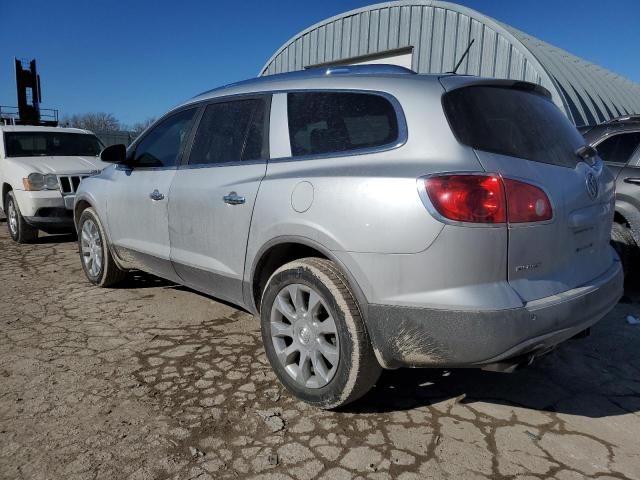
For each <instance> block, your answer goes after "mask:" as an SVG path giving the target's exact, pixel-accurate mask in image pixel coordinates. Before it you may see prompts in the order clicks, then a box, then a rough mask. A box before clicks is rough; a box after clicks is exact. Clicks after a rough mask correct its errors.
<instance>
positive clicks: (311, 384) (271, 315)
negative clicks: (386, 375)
mask: <svg viewBox="0 0 640 480" xmlns="http://www.w3.org/2000/svg"><path fill="white" fill-rule="evenodd" d="M285 311H286V312H285ZM260 312H261V314H260V316H261V326H262V339H263V342H264V347H265V351H266V354H267V358H268V359H269V362H270V363H271V366H272V368H273V370H274V371H275V373H276V375H277V376H278V378H279V379H280V381H281V382H282V383H283V384H284V386H285V387H286V388H287V389H288V390H289V391H290V392H291V393H293V395H295V396H296V397H297V398H299V399H301V400H303V401H305V402H307V403H309V404H311V405H314V406H316V407H320V408H324V409H333V408H337V407H340V406H343V405H346V404H348V403H350V402H353V401H354V400H357V399H358V398H360V397H362V396H363V395H364V394H365V393H367V392H368V391H369V390H370V389H371V387H373V385H374V384H375V383H376V381H377V380H378V378H379V376H380V373H381V370H382V369H381V368H380V365H379V364H378V361H377V359H376V357H375V355H374V352H373V348H372V346H371V342H370V340H369V335H368V334H367V329H366V326H365V323H364V320H363V318H362V316H361V314H360V310H359V308H358V304H357V302H356V299H355V297H354V295H353V293H352V292H351V289H350V288H349V286H348V284H347V281H346V279H345V278H344V276H343V275H342V273H341V272H340V271H339V270H338V269H337V268H336V266H335V265H334V264H333V263H332V262H330V261H329V260H325V259H320V258H303V259H301V260H295V261H293V262H290V263H287V264H286V265H283V266H282V267H280V268H279V269H278V270H276V271H275V273H274V274H273V275H272V276H271V278H270V279H269V280H268V282H267V286H266V288H265V290H264V295H263V297H262V302H261V310H260Z"/></svg>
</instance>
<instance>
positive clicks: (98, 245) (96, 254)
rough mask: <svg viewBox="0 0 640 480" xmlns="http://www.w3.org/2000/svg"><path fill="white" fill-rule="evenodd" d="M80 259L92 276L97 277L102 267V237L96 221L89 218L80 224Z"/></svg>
mask: <svg viewBox="0 0 640 480" xmlns="http://www.w3.org/2000/svg"><path fill="white" fill-rule="evenodd" d="M80 246H81V249H82V261H83V262H84V265H85V267H86V268H87V271H88V272H89V274H90V275H91V276H92V277H97V276H98V275H99V274H100V271H101V269H102V239H101V238H100V231H99V230H98V226H97V225H96V223H95V222H94V221H93V220H91V219H89V220H86V221H85V222H84V224H83V225H82V233H81V234H80Z"/></svg>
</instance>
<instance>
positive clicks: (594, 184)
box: [587, 172, 598, 200]
mask: <svg viewBox="0 0 640 480" xmlns="http://www.w3.org/2000/svg"><path fill="white" fill-rule="evenodd" d="M587 192H588V193H589V196H590V197H591V199H592V200H595V199H596V197H597V196H598V179H597V178H596V176H595V175H594V174H593V173H592V172H589V173H588V174H587Z"/></svg>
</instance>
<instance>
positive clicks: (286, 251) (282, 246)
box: [244, 236, 368, 323]
mask: <svg viewBox="0 0 640 480" xmlns="http://www.w3.org/2000/svg"><path fill="white" fill-rule="evenodd" d="M304 257H319V258H326V259H327V260H331V261H332V262H333V263H334V264H335V265H336V267H337V268H338V269H339V270H340V272H341V273H342V274H343V275H344V276H345V278H346V280H347V282H348V284H349V287H350V288H351V291H352V292H353V294H354V295H355V297H356V300H357V302H358V308H359V309H360V313H361V315H362V318H363V319H364V321H365V323H366V319H367V306H368V303H367V300H366V297H365V295H364V293H363V291H362V289H361V288H360V286H359V285H358V282H357V281H356V279H355V277H354V276H353V274H352V273H351V272H350V271H349V269H348V268H346V266H345V265H344V264H343V263H342V262H341V261H340V260H339V259H338V258H337V257H336V256H335V255H334V254H333V253H332V252H331V250H329V249H328V248H326V247H324V246H323V245H322V244H320V243H318V242H316V241H315V240H312V239H310V238H306V237H300V236H282V237H277V238H274V239H272V240H270V241H268V242H266V243H265V244H264V245H263V246H262V247H261V248H260V250H259V251H258V253H257V254H256V256H255V257H254V261H253V263H252V265H251V270H250V274H249V280H248V282H246V285H245V287H246V288H245V292H244V295H245V302H246V304H247V305H248V306H249V308H250V310H251V311H253V312H254V313H256V314H259V313H260V302H261V300H262V294H263V293H264V287H265V286H266V282H267V280H269V278H270V277H271V275H272V274H273V272H275V271H276V270H277V269H278V268H280V267H281V266H282V265H284V264H285V263H289V262H291V261H293V260H298V259H300V258H304Z"/></svg>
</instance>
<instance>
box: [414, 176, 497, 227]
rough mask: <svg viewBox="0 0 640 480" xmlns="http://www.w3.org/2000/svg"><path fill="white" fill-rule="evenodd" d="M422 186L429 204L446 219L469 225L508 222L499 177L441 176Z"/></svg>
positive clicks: (432, 178) (426, 181) (429, 179)
mask: <svg viewBox="0 0 640 480" xmlns="http://www.w3.org/2000/svg"><path fill="white" fill-rule="evenodd" d="M424 182H425V189H426V191H427V194H428V195H429V199H430V200H431V203H432V204H433V206H434V207H435V209H436V210H437V211H438V213H440V215H442V216H443V217H445V218H448V219H450V220H456V221H459V222H470V223H504V222H506V221H507V213H506V202H505V194H504V187H503V185H502V181H501V180H500V178H499V177H494V176H485V175H443V176H439V177H430V178H427V179H425V180H424Z"/></svg>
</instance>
